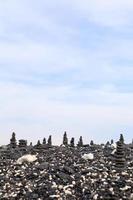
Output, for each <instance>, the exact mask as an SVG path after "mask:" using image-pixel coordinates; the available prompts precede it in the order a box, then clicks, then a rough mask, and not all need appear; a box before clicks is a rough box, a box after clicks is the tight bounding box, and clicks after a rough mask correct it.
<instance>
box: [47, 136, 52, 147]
mask: <svg viewBox="0 0 133 200" xmlns="http://www.w3.org/2000/svg"><path fill="white" fill-rule="evenodd" d="M48 145H49V146H52V136H51V135H50V136H49V138H48Z"/></svg>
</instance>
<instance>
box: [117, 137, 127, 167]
mask: <svg viewBox="0 0 133 200" xmlns="http://www.w3.org/2000/svg"><path fill="white" fill-rule="evenodd" d="M115 166H116V168H117V169H118V170H119V169H123V168H124V167H125V151H124V144H123V143H122V141H121V140H119V141H118V142H117V147H116V153H115Z"/></svg>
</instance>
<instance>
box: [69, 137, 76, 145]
mask: <svg viewBox="0 0 133 200" xmlns="http://www.w3.org/2000/svg"><path fill="white" fill-rule="evenodd" d="M70 146H71V147H74V146H75V144H74V137H72V138H71V140H70Z"/></svg>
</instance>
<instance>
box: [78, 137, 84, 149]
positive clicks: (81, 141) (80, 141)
mask: <svg viewBox="0 0 133 200" xmlns="http://www.w3.org/2000/svg"><path fill="white" fill-rule="evenodd" d="M77 145H78V147H83V138H82V136H80V138H79V141H78V144H77Z"/></svg>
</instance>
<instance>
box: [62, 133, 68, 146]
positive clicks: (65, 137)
mask: <svg viewBox="0 0 133 200" xmlns="http://www.w3.org/2000/svg"><path fill="white" fill-rule="evenodd" d="M63 144H64V145H65V146H67V145H68V138H67V133H66V131H65V132H64V135H63Z"/></svg>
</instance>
